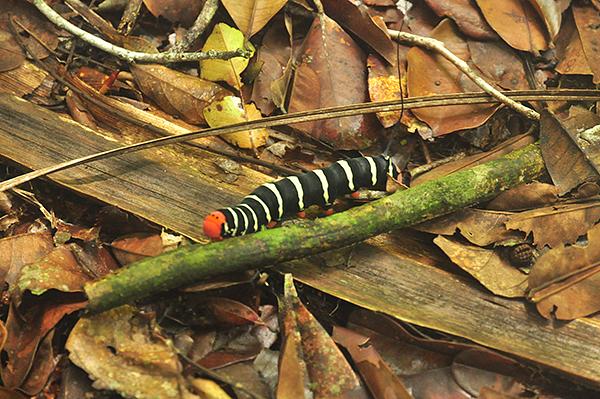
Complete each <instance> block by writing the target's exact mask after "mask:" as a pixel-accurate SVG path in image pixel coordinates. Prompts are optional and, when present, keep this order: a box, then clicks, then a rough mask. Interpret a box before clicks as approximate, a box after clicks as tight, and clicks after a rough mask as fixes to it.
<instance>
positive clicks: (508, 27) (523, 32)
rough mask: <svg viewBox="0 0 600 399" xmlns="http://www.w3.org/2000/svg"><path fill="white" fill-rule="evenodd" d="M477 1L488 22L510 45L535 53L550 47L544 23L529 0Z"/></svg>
mask: <svg viewBox="0 0 600 399" xmlns="http://www.w3.org/2000/svg"><path fill="white" fill-rule="evenodd" d="M476 1H477V5H478V6H479V9H480V10H481V12H482V13H483V16H484V17H485V19H486V21H487V22H488V24H490V26H491V27H492V28H493V29H494V30H495V31H496V33H498V34H499V35H500V37H502V39H504V41H506V43H508V44H509V46H511V47H513V48H516V49H517V50H523V51H529V52H533V53H537V52H539V51H541V50H545V49H547V48H548V37H547V35H548V33H547V32H546V29H545V26H544V23H543V22H542V20H541V19H540V16H539V15H538V13H537V12H536V11H535V9H534V8H533V6H532V5H531V4H530V3H529V2H528V1H522V0H504V1H501V2H498V1H494V0H476Z"/></svg>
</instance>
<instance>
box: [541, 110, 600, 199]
mask: <svg viewBox="0 0 600 399" xmlns="http://www.w3.org/2000/svg"><path fill="white" fill-rule="evenodd" d="M576 123H577V121H574V120H571V121H570V122H569V123H567V121H560V120H558V118H557V117H556V116H554V115H553V114H551V113H550V112H549V111H547V110H543V111H542V112H541V119H540V149H541V151H542V156H543V158H544V162H545V164H546V169H547V170H548V173H549V174H550V177H552V181H553V182H554V184H555V185H556V186H557V187H558V189H559V194H560V195H562V194H565V193H567V192H569V191H571V190H572V189H573V188H575V187H577V186H578V185H580V184H581V183H584V182H586V181H595V180H597V179H598V177H599V176H598V173H597V172H596V170H594V168H593V167H592V165H591V164H590V163H589V162H588V160H587V159H585V157H584V155H583V154H582V152H581V151H580V150H579V148H578V147H577V144H576V141H574V140H573V138H571V137H570V133H571V134H575V133H576V132H575V131H571V130H572V129H570V128H571V127H572V126H574V124H576Z"/></svg>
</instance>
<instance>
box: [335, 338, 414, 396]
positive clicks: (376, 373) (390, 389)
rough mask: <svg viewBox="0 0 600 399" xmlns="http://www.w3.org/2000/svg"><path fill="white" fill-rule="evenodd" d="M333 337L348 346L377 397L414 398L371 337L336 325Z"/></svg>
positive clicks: (347, 348)
mask: <svg viewBox="0 0 600 399" xmlns="http://www.w3.org/2000/svg"><path fill="white" fill-rule="evenodd" d="M332 338H333V340H334V341H335V342H337V343H338V344H339V345H341V346H343V347H344V348H346V350H347V351H348V352H349V353H350V356H352V360H353V361H354V365H355V367H356V368H357V369H358V371H359V372H360V374H361V376H362V377H363V379H364V380H365V383H366V384H367V386H368V387H369V390H370V391H371V394H373V397H375V398H385V399H412V395H411V394H410V393H409V392H408V391H407V389H406V387H405V386H404V384H403V383H402V380H400V379H399V378H398V377H397V376H396V375H395V374H394V372H393V371H392V370H391V369H390V367H389V366H388V365H387V364H386V363H385V362H384V361H383V359H382V358H381V356H380V355H379V353H378V352H377V349H375V348H374V347H373V345H371V343H370V342H369V341H370V340H369V337H366V336H364V335H361V334H359V333H357V332H354V331H352V330H349V329H347V328H343V327H340V326H334V328H333V334H332Z"/></svg>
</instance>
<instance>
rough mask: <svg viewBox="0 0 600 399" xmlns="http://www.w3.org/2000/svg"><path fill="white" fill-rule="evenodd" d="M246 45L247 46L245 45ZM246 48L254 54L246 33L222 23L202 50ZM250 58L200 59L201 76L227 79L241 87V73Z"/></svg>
mask: <svg viewBox="0 0 600 399" xmlns="http://www.w3.org/2000/svg"><path fill="white" fill-rule="evenodd" d="M244 46H245V47H244ZM240 48H246V49H247V50H249V51H250V52H251V53H252V54H254V46H252V43H250V42H247V43H245V39H244V35H243V34H242V32H240V31H239V30H237V29H235V28H232V27H231V26H229V25H227V24H224V23H220V24H217V25H216V26H215V28H214V29H213V31H212V33H211V34H210V36H209V37H208V39H206V42H205V43H204V46H203V47H202V51H209V50H216V51H234V50H237V49H240ZM248 61H249V60H248V58H244V57H235V58H231V59H228V60H219V59H208V60H202V61H200V77H201V78H202V79H207V80H211V81H213V82H216V81H221V80H222V81H225V82H227V83H229V84H230V85H231V86H233V87H237V88H240V87H241V83H240V73H242V72H243V71H244V69H246V67H247V66H248Z"/></svg>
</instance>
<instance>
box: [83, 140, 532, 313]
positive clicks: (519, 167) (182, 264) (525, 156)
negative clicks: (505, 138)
mask: <svg viewBox="0 0 600 399" xmlns="http://www.w3.org/2000/svg"><path fill="white" fill-rule="evenodd" d="M543 171H544V162H543V160H542V156H541V153H540V151H539V148H538V146H537V145H535V144H532V145H529V146H527V147H525V148H523V149H520V150H518V151H515V152H513V153H511V154H508V155H506V156H505V157H503V158H500V159H498V160H495V161H491V162H488V163H485V164H483V165H479V166H477V167H475V168H472V169H469V170H464V171H460V172H456V173H453V174H451V175H448V176H445V177H442V178H439V179H436V180H431V181H428V182H426V183H423V184H421V185H419V186H416V187H413V188H410V189H408V190H404V191H399V192H397V193H395V194H392V195H390V196H388V197H386V198H383V199H381V200H378V201H374V202H372V203H369V204H366V205H363V206H360V207H356V208H353V209H351V210H349V211H346V212H342V213H339V214H336V215H333V216H330V217H327V218H322V219H318V220H315V221H314V222H311V223H306V224H303V225H292V226H284V227H281V228H277V229H272V230H266V231H262V232H259V233H256V234H251V235H247V236H243V237H236V238H231V239H228V240H225V241H220V242H216V243H212V244H208V245H194V246H189V247H184V248H181V249H178V250H175V251H172V252H168V253H166V254H163V255H160V256H157V257H155V258H148V259H144V260H142V261H139V262H136V263H134V264H131V265H129V266H128V267H126V268H123V269H121V270H120V271H119V272H117V273H115V274H112V275H109V276H107V277H105V278H103V279H101V280H98V281H95V282H93V283H90V284H87V285H86V287H85V293H86V295H87V296H88V299H89V305H88V309H89V310H91V311H94V312H98V311H103V310H107V309H110V308H112V307H115V306H119V305H122V304H125V303H131V302H133V301H136V300H140V299H143V298H146V297H148V296H150V295H153V294H156V293H159V292H164V291H167V290H170V289H174V288H178V287H181V286H186V285H191V284H194V283H197V282H198V281H200V280H202V279H205V278H207V277H210V276H214V275H218V274H223V273H229V272H234V271H240V270H246V269H252V268H256V267H265V266H268V265H272V264H275V263H279V262H284V261H288V260H292V259H298V258H302V257H306V256H309V255H313V254H317V253H322V252H325V251H329V250H332V249H335V248H340V247H344V246H347V245H350V244H353V243H356V242H360V241H362V240H365V239H367V238H369V237H372V236H375V235H377V234H381V233H384V232H387V231H390V230H393V229H398V228H401V227H406V226H409V225H412V224H415V223H418V222H421V221H424V220H427V219H431V218H433V217H436V216H441V215H444V214H447V213H450V212H452V211H455V210H458V209H463V208H465V207H468V206H471V205H474V204H476V203H478V202H481V201H484V200H486V199H489V198H491V197H493V196H494V195H496V194H498V193H500V192H501V191H503V190H506V189H508V188H511V187H514V186H517V185H519V184H521V183H525V182H529V181H532V180H533V179H535V178H536V177H538V176H539V175H540V174H541V173H542V172H543Z"/></svg>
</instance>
